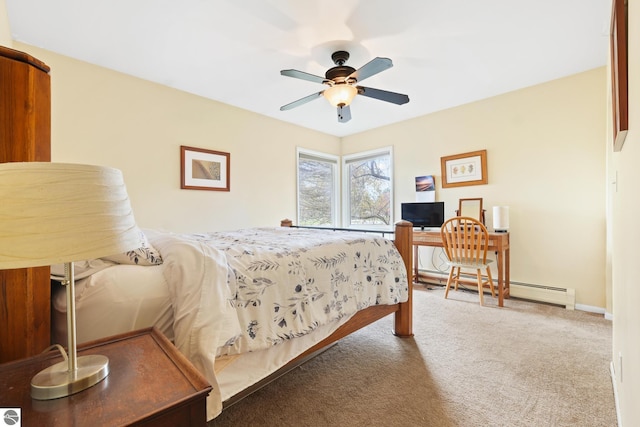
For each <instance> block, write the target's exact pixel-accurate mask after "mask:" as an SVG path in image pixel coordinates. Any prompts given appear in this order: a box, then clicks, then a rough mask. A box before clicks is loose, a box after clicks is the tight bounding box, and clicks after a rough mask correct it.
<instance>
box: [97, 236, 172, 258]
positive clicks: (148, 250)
mask: <svg viewBox="0 0 640 427" xmlns="http://www.w3.org/2000/svg"><path fill="white" fill-rule="evenodd" d="M138 233H139V235H140V242H139V244H140V246H139V247H138V249H134V250H132V251H127V252H125V253H122V254H117V255H110V256H107V257H102V258H101V259H103V260H106V261H111V262H115V263H118V264H130V265H145V266H149V265H160V264H162V256H161V255H160V252H159V251H158V250H157V249H156V248H154V247H153V245H152V244H151V243H149V240H148V239H147V236H146V235H145V234H144V232H143V231H142V230H140V229H138Z"/></svg>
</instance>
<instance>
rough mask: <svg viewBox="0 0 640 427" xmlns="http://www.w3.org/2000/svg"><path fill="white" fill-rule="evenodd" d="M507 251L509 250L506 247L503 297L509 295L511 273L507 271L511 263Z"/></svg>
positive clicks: (508, 296)
mask: <svg viewBox="0 0 640 427" xmlns="http://www.w3.org/2000/svg"><path fill="white" fill-rule="evenodd" d="M509 252H510V249H507V250H506V251H504V281H505V283H504V287H505V293H504V297H505V298H510V297H511V273H510V271H509V266H510V265H511V258H510V254H509Z"/></svg>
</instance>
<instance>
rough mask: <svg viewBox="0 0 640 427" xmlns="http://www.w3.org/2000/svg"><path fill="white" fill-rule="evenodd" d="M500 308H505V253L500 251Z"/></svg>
mask: <svg viewBox="0 0 640 427" xmlns="http://www.w3.org/2000/svg"><path fill="white" fill-rule="evenodd" d="M498 306H499V307H503V306H504V251H498Z"/></svg>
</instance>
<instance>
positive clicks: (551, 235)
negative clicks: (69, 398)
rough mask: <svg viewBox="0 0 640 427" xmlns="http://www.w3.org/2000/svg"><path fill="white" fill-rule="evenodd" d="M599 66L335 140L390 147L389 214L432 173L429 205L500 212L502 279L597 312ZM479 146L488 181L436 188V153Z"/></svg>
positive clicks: (601, 196)
mask: <svg viewBox="0 0 640 427" xmlns="http://www.w3.org/2000/svg"><path fill="white" fill-rule="evenodd" d="M605 79H606V69H605V68H604V67H603V68H599V69H594V70H591V71H588V72H585V73H581V74H578V75H574V76H571V77H567V78H564V79H560V80H555V81H552V82H548V83H545V84H541V85H538V86H534V87H530V88H526V89H523V90H519V91H516V92H511V93H507V94H504V95H501V96H497V97H494V98H490V99H485V100H482V101H479V102H475V103H472V104H467V105H463V106H461V107H457V108H453V109H450V110H446V111H441V112H437V113H434V114H430V115H427V116H423V117H420V118H417V119H413V120H409V121H406V122H403V123H399V124H396V125H392V126H387V127H384V128H380V129H375V130H373V131H370V132H366V133H361V134H358V135H354V136H349V137H346V138H343V141H342V144H343V153H344V154H348V153H352V152H357V151H361V150H366V149H371V148H374V147H380V146H386V145H389V144H393V147H394V163H395V196H396V200H395V207H396V208H395V214H396V217H397V218H399V215H400V212H399V207H400V203H401V202H407V201H415V186H414V180H415V177H416V176H420V175H435V176H436V200H441V201H444V202H445V209H446V216H447V217H449V216H454V210H455V209H456V208H457V205H458V199H459V198H467V197H482V198H483V199H484V204H485V207H486V209H487V224H488V225H489V226H491V224H492V209H491V208H492V206H496V205H507V206H509V208H510V232H511V279H512V280H514V281H518V282H524V283H533V284H540V285H547V286H558V287H571V288H575V289H576V299H577V302H578V303H579V304H584V305H588V306H594V307H601V308H605V306H606V292H605V262H604V258H605V244H604V242H605V182H604V176H605V148H604V146H603V145H604V144H603V140H604V139H605V128H606V121H605V114H606V111H605V106H606V91H605V85H606V80H605ZM481 149H486V150H487V163H488V177H489V184H488V185H476V186H465V187H457V188H447V189H443V188H442V187H441V183H442V177H441V172H440V157H441V156H447V155H453V154H459V153H464V152H468V151H475V150H481Z"/></svg>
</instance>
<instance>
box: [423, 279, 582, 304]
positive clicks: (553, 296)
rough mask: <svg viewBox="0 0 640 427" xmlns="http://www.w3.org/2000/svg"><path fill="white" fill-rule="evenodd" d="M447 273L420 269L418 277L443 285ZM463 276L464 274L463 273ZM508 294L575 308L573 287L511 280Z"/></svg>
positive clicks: (472, 281) (471, 280) (445, 281)
mask: <svg viewBox="0 0 640 427" xmlns="http://www.w3.org/2000/svg"><path fill="white" fill-rule="evenodd" d="M447 275H448V273H447V272H441V271H434V270H420V271H419V273H418V279H419V280H420V281H421V282H426V283H435V284H437V285H445V284H446V283H447ZM463 276H465V275H464V274H463ZM465 278H466V279H468V280H465V282H466V281H468V282H470V283H474V282H475V276H473V275H468V277H465ZM494 280H495V277H494ZM510 294H511V296H512V297H514V298H521V299H526V300H531V301H538V302H545V303H549V304H556V305H562V306H564V307H565V308H566V309H567V310H575V306H576V290H575V289H573V288H557V287H553V286H543V285H535V284H532V283H522V282H514V281H513V280H512V281H511V285H510Z"/></svg>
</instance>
